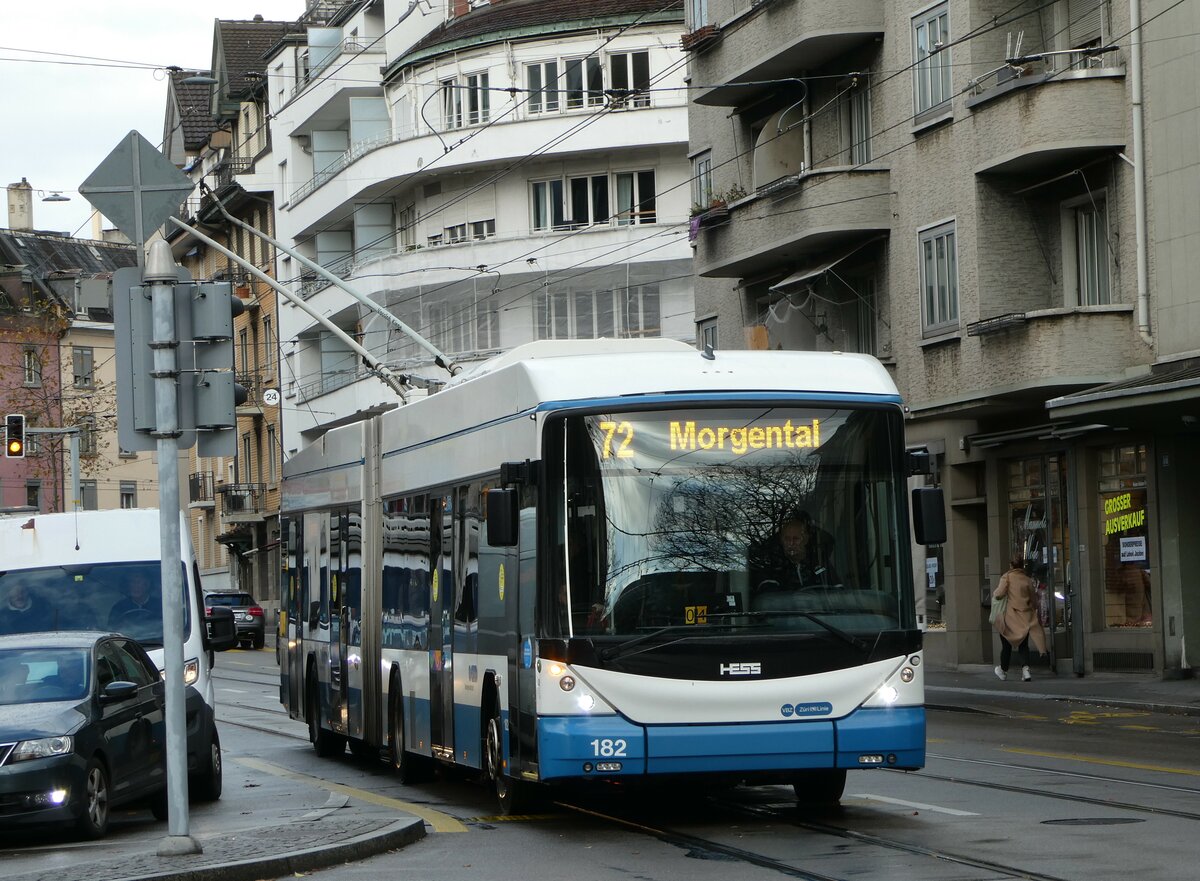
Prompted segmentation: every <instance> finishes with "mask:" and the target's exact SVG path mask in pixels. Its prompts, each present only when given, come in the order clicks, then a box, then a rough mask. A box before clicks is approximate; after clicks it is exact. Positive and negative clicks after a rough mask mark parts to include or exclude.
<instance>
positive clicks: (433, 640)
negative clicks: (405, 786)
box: [429, 495, 454, 759]
mask: <svg viewBox="0 0 1200 881" xmlns="http://www.w3.org/2000/svg"><path fill="white" fill-rule="evenodd" d="M453 516H454V506H453V504H452V502H451V500H450V496H448V495H445V496H433V497H431V498H430V500H429V559H430V566H431V573H430V588H429V606H430V609H429V654H430V664H429V677H430V679H429V728H430V732H429V735H430V742H431V746H432V747H433V754H434V755H435V756H437V757H439V758H443V759H453V758H454V644H453V639H454V621H453V616H454V569H453V563H452V555H453V541H454V529H453V525H452V519H453Z"/></svg>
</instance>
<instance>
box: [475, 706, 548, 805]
mask: <svg viewBox="0 0 1200 881" xmlns="http://www.w3.org/2000/svg"><path fill="white" fill-rule="evenodd" d="M502 724H503V723H502V722H501V721H500V713H499V711H495V712H494V714H493V715H492V717H491V718H490V719H489V720H488V723H487V735H486V738H485V743H484V756H485V760H486V762H487V774H488V777H490V778H491V781H492V785H493V786H494V787H495V788H496V800H497V801H498V802H499V803H500V813H501V814H503V815H504V816H506V817H508V816H512V815H513V814H519V813H522V812H524V811H528V810H529V809H530V808H532V807H534V806H535V805H536V803H537V794H536V792H535V790H534V786H533V784H530V783H526V782H525V781H524V780H517V779H516V778H515V777H510V776H509V775H508V774H506V773H505V771H504V759H503V756H504V737H503V729H502V728H501V725H502Z"/></svg>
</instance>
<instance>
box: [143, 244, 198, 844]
mask: <svg viewBox="0 0 1200 881" xmlns="http://www.w3.org/2000/svg"><path fill="white" fill-rule="evenodd" d="M143 281H144V282H145V283H146V284H147V285H149V286H150V302H151V305H152V308H153V316H154V317H153V327H154V339H153V340H152V341H151V343H150V348H151V349H153V350H154V372H153V374H152V375H153V376H154V425H155V431H154V435H155V437H156V438H157V440H158V500H159V502H158V509H159V510H158V528H159V538H160V545H161V548H162V618H163V661H164V664H163V668H164V670H165V672H166V685H167V710H166V712H167V811H168V818H169V819H168V823H167V828H168V833H169V834H168V837H167V838H165V839H164V840H163V841H162V843H160V844H159V847H158V853H159V855H160V856H167V855H176V854H194V853H200V852H201V847H200V843H199V842H198V841H196V840H195V839H194V838H192V837H191V835H190V834H189V833H188V779H187V714H186V712H185V704H186V700H187V696H186V692H185V689H184V683H183V605H182V600H183V577H182V575H183V573H182V570H181V568H180V560H182V559H183V555H182V553H181V552H180V539H181V536H180V529H179V458H178V453H179V413H178V406H177V402H176V386H177V385H178V380H179V371H178V369H177V365H176V349H177V348H178V346H179V341H178V340H177V339H176V338H175V284H176V282H177V281H178V273H177V272H176V269H175V261H174V259H173V258H172V257H171V247H170V246H169V245H168V244H167V243H166V242H164V241H161V240H160V241H156V242H154V243H153V244H152V245H151V246H150V256H149V257H148V258H147V260H146V270H145V274H144V276H143ZM192 626H194V627H203V626H204V623H203V622H202V621H194V622H192Z"/></svg>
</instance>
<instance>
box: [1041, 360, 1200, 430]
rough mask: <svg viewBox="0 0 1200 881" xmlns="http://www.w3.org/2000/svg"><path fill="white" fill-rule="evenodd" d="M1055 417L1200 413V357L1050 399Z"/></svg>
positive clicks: (1049, 407)
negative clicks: (1154, 412) (1161, 412)
mask: <svg viewBox="0 0 1200 881" xmlns="http://www.w3.org/2000/svg"><path fill="white" fill-rule="evenodd" d="M1046 409H1047V411H1049V414H1050V416H1051V417H1052V418H1055V419H1059V418H1079V417H1089V418H1093V417H1100V416H1102V415H1103V416H1106V417H1108V418H1109V419H1112V418H1113V417H1114V416H1115V415H1117V414H1122V415H1132V411H1147V410H1158V411H1163V412H1164V414H1167V413H1170V414H1174V413H1179V414H1184V413H1189V412H1190V411H1192V410H1196V411H1197V412H1198V413H1200V360H1190V361H1187V362H1183V363H1180V364H1178V365H1173V366H1172V365H1158V366H1157V367H1152V368H1151V370H1150V372H1149V373H1147V374H1145V375H1143V376H1139V377H1136V378H1134V379H1126V380H1121V381H1119V382H1110V383H1107V384H1106V385H1100V386H1094V387H1093V388H1089V389H1084V390H1083V391H1080V392H1075V393H1074V394H1070V395H1062V396H1060V397H1057V398H1052V399H1050V400H1049V401H1047V402H1046Z"/></svg>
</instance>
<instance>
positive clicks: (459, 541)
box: [453, 483, 483, 768]
mask: <svg viewBox="0 0 1200 881" xmlns="http://www.w3.org/2000/svg"><path fill="white" fill-rule="evenodd" d="M480 489H481V486H480V484H478V483H476V484H474V485H472V486H469V487H465V486H464V487H459V488H458V489H457V490H456V491H455V499H456V505H455V516H454V594H455V601H454V640H453V650H454V658H455V664H454V670H453V681H454V702H455V705H456V707H457V708H458V711H457V712H456V713H455V745H456V748H457V750H458V752H457V754H456V756H455V760H456V761H457V762H458V763H459V764H464V765H468V766H470V767H472V768H481V767H483V757H482V755H481V754H480V743H481V740H480V734H481V731H482V729H481V728H480V720H479V717H478V715H477V714H475V713H474V712H471V713H468V712H466V707H468V706H469V707H471V708H472V709H475V708H478V707H479V705H480V699H481V692H480V688H481V685H482V683H481V671H480V669H479V611H478V605H479V537H480V533H481V531H482V529H483V517H482V512H481V509H480Z"/></svg>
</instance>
